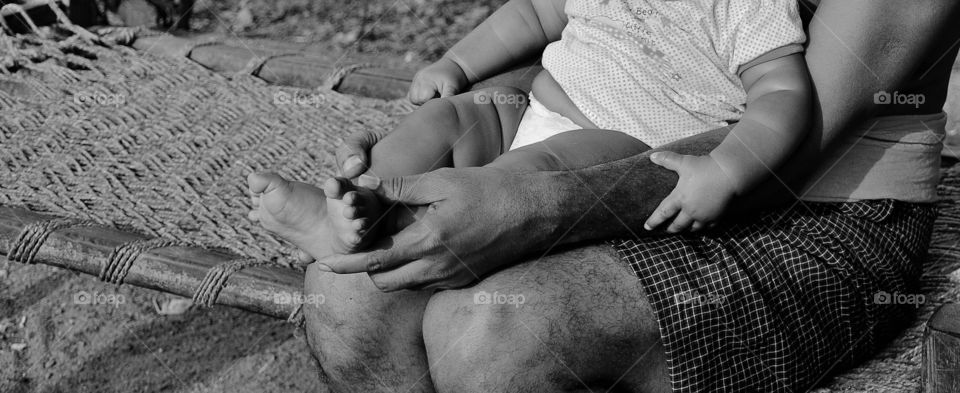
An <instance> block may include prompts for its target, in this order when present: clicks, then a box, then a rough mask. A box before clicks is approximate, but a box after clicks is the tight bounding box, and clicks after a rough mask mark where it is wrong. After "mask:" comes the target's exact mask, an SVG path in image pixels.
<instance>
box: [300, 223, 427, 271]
mask: <svg viewBox="0 0 960 393" xmlns="http://www.w3.org/2000/svg"><path fill="white" fill-rule="evenodd" d="M420 225H422V224H413V225H411V226H409V227H406V228H404V229H403V230H402V231H400V232H398V233H396V234H394V235H391V236H385V237H382V238H380V239H378V240H377V241H375V242H374V244H373V246H372V247H371V250H370V251H366V252H359V253H355V254H345V255H341V254H333V255H329V256H326V257H323V258H320V259H318V260H317V263H319V264H321V265H324V266H327V267H329V268H330V270H331V271H333V272H334V273H340V274H350V273H364V272H376V271H380V270H385V269H394V268H396V267H398V266H401V265H403V264H406V263H408V262H410V261H412V260H416V259H419V258H420V256H421V255H420V254H421V253H420V250H421V249H422V243H423V235H422V234H421V233H420V232H418V231H417V229H419V228H420ZM427 232H429V231H427Z"/></svg>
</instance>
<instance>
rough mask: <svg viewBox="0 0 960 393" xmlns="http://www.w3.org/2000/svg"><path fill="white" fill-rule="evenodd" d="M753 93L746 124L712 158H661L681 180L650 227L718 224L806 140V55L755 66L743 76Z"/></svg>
mask: <svg viewBox="0 0 960 393" xmlns="http://www.w3.org/2000/svg"><path fill="white" fill-rule="evenodd" d="M741 79H742V81H743V85H744V87H745V88H746V91H747V103H746V111H745V112H744V115H743V117H742V118H741V120H740V122H739V123H737V124H736V125H735V126H734V127H733V129H732V130H731V131H730V133H729V134H728V135H727V136H726V137H725V138H724V140H723V142H721V143H720V145H719V146H717V147H716V148H715V149H713V151H711V152H710V154H709V155H707V156H689V155H681V154H676V153H672V152H666V151H665V152H658V153H654V154H652V155H651V156H650V160H651V161H653V162H654V163H655V164H658V165H660V166H663V167H665V168H667V169H671V170H674V171H676V172H677V173H678V174H679V175H680V179H679V181H678V183H677V187H676V188H675V189H674V190H673V192H671V193H670V195H669V196H667V198H666V199H664V200H663V202H661V203H660V206H659V207H658V208H657V209H656V210H655V211H654V212H653V214H652V215H651V216H650V218H649V219H648V220H647V222H646V224H645V225H644V226H645V227H647V228H648V229H652V228H655V227H657V226H659V225H661V224H662V223H664V222H666V221H668V220H670V219H671V218H673V222H672V223H671V224H670V226H669V228H668V229H667V230H668V231H669V232H679V231H682V230H685V229H687V228H690V227H692V229H693V230H698V229H700V228H702V227H705V226H709V225H710V224H712V223H713V222H714V221H715V220H716V219H717V218H719V217H720V215H721V214H722V213H723V212H724V211H725V210H726V208H727V206H728V205H729V203H730V201H731V200H732V199H733V198H735V197H737V196H742V195H744V194H747V193H748V192H749V191H751V190H752V189H753V188H755V187H757V186H758V185H759V184H760V183H761V182H762V181H763V180H765V179H767V178H768V177H769V176H770V175H772V174H773V173H774V170H775V169H777V168H778V167H779V166H780V165H781V164H782V163H783V162H784V161H785V160H786V159H787V158H788V157H789V156H790V154H791V153H793V151H794V150H795V149H796V148H797V147H798V146H799V144H800V143H801V142H802V141H803V139H804V137H805V136H806V133H807V129H808V125H809V124H810V120H809V119H810V117H811V115H812V113H811V110H812V109H811V108H812V99H813V98H812V86H811V82H810V74H809V72H808V70H807V67H806V63H805V61H804V59H803V54H802V53H797V54H793V55H789V56H785V57H781V58H778V59H775V60H771V61H768V62H765V63H761V64H758V65H756V66H753V67H751V68H749V69H747V70H746V71H744V72H743V73H742V74H741Z"/></svg>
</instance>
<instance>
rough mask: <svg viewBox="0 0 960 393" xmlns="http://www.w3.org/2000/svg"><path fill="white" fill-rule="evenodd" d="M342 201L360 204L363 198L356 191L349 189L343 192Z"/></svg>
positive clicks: (349, 203)
mask: <svg viewBox="0 0 960 393" xmlns="http://www.w3.org/2000/svg"><path fill="white" fill-rule="evenodd" d="M343 203H346V204H348V205H354V206H360V205H362V204H363V198H360V194H358V193H357V192H356V191H349V192H347V193H345V194H343Z"/></svg>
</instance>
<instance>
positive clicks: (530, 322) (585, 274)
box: [423, 245, 669, 392]
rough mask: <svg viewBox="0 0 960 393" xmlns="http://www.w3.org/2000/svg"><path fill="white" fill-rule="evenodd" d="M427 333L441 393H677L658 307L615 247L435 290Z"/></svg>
mask: <svg viewBox="0 0 960 393" xmlns="http://www.w3.org/2000/svg"><path fill="white" fill-rule="evenodd" d="M423 332H424V342H425V344H426V348H427V358H428V360H429V362H430V371H431V375H432V376H433V380H434V383H435V384H436V387H437V390H438V391H439V392H585V391H614V392H666V391H669V378H668V376H667V372H666V361H665V358H664V356H665V355H664V349H663V347H662V345H661V343H660V335H659V330H658V327H657V321H656V319H655V317H654V314H653V310H652V309H651V308H650V305H649V303H648V302H647V300H646V295H645V294H644V291H643V288H642V287H641V286H640V283H639V281H638V280H637V278H636V276H635V275H634V273H633V271H632V270H631V269H630V267H629V266H627V265H626V264H625V263H623V262H622V261H620V258H619V256H618V255H617V254H616V252H615V251H614V250H613V248H612V247H610V246H607V245H600V246H589V247H583V248H577V249H572V250H567V251H563V252H559V253H555V254H551V255H548V256H544V257H543V258H541V259H534V260H530V261H527V262H524V263H521V264H518V265H515V266H512V267H510V268H507V269H504V270H501V271H499V272H497V273H495V274H493V275H491V276H489V277H486V278H484V280H483V281H481V282H480V283H479V284H477V285H475V286H473V287H469V288H464V289H458V290H449V291H441V292H437V294H436V295H434V296H433V298H431V300H430V303H429V305H428V306H427V311H426V313H425V314H424V320H423Z"/></svg>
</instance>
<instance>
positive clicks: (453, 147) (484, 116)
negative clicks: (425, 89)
mask: <svg viewBox="0 0 960 393" xmlns="http://www.w3.org/2000/svg"><path fill="white" fill-rule="evenodd" d="M481 96H482V97H481ZM478 97H481V98H478ZM518 103H519V104H518ZM525 107H526V93H524V92H523V91H521V90H519V89H515V88H509V87H502V88H489V89H484V90H480V91H476V92H468V93H464V94H460V95H457V96H454V97H450V98H445V99H438V100H432V101H429V102H427V103H426V104H424V106H423V107H421V108H420V109H419V110H418V111H417V112H415V113H414V114H413V115H411V116H409V117H407V118H406V119H404V121H403V122H402V123H401V124H400V126H398V127H397V129H396V130H395V131H393V132H391V133H390V134H389V135H388V136H387V137H386V138H384V139H383V140H382V141H380V143H377V144H376V145H375V146H374V147H373V149H372V151H371V152H370V168H369V169H368V170H367V174H369V175H372V176H376V177H381V178H388V177H395V176H405V175H413V174H419V173H425V172H429V171H431V170H434V169H437V168H442V167H471V166H482V165H485V164H487V163H490V162H491V161H493V160H494V159H496V158H497V157H499V156H500V154H501V153H502V152H503V151H504V150H506V149H507V148H508V147H509V146H510V143H512V142H513V136H514V135H515V134H516V130H517V126H518V125H519V123H520V118H521V117H522V114H523V111H524V109H525ZM324 192H326V194H327V205H328V206H329V208H330V210H342V211H343V214H342V215H333V217H335V218H334V219H333V220H334V221H337V220H339V221H340V222H341V223H342V225H340V228H341V229H340V231H339V233H340V234H341V240H342V241H343V242H345V243H347V244H354V245H355V246H353V247H352V249H354V250H355V249H360V248H363V247H365V246H366V243H367V242H368V241H370V240H372V239H373V238H375V237H376V234H375V233H369V232H370V231H371V230H372V229H374V228H377V229H378V230H385V231H393V230H395V229H396V228H399V227H403V226H405V223H409V222H410V221H411V220H412V219H413V216H414V215H415V214H416V211H415V210H411V209H410V208H407V207H401V208H397V209H394V212H393V213H392V214H383V213H384V210H385V209H384V208H383V207H382V206H380V201H379V200H378V199H377V198H376V197H375V196H374V195H373V193H372V192H371V191H370V190H367V189H366V188H363V187H355V186H354V185H353V184H351V183H350V182H347V181H345V180H343V179H341V180H340V181H333V182H329V181H328V182H327V183H326V185H325V187H324ZM340 216H342V217H343V218H342V219H340V218H336V217H340ZM383 219H388V222H383ZM357 228H359V229H357ZM368 234H369V235H372V236H369V235H368Z"/></svg>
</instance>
